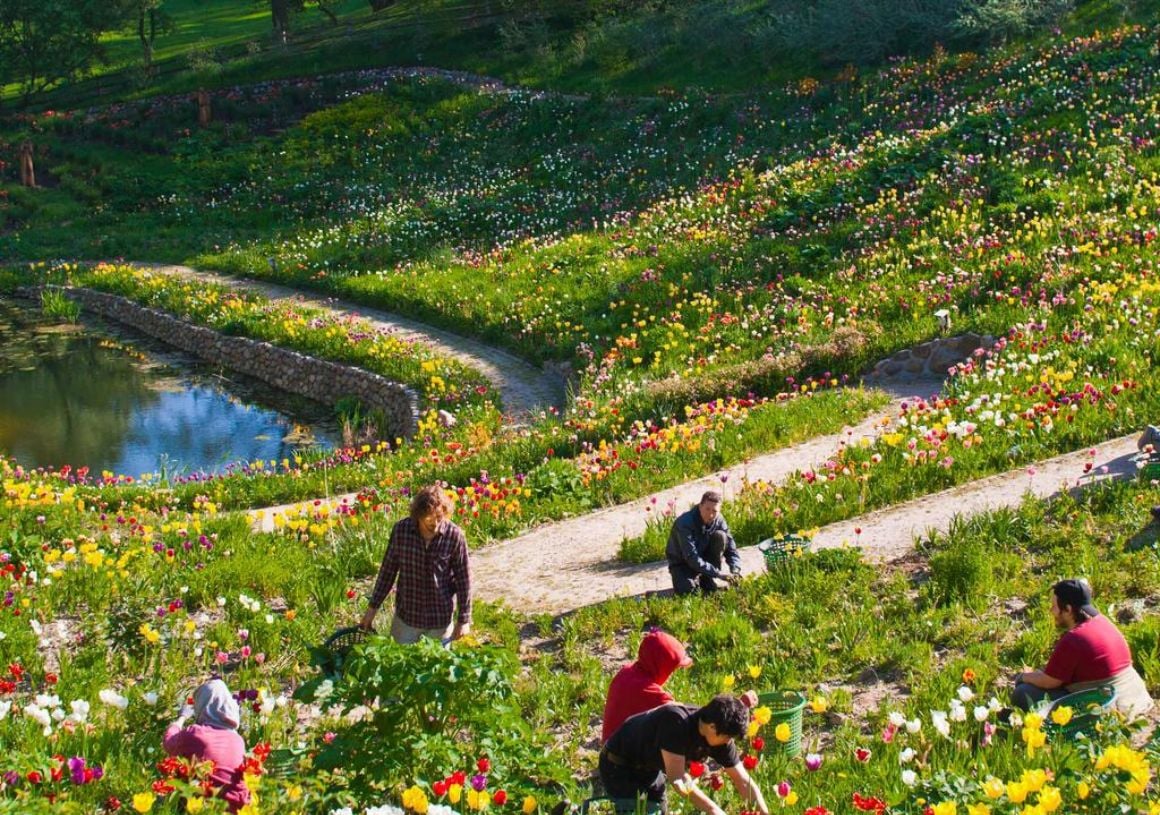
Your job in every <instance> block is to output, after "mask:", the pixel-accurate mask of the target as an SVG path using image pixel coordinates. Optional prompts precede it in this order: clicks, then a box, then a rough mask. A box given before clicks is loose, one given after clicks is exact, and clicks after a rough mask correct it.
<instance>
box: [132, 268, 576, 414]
mask: <svg viewBox="0 0 1160 815" xmlns="http://www.w3.org/2000/svg"><path fill="white" fill-rule="evenodd" d="M131 265H133V266H136V267H139V268H143V269H149V270H151V271H154V272H157V273H160V274H167V275H173V276H175V277H180V278H183V279H185V280H202V281H209V282H212V283H217V284H220V285H223V286H232V287H234V288H238V289H245V290H248V291H252V292H255V293H258V294H261V295H262V296H264V297H268V298H270V299H272V300H287V299H289V300H294V301H296V302H299V303H302V304H304V305H308V306H310V307H312V308H318V309H323V310H325V311H328V312H330V313H332V314H337V315H342V316H348V315H355V316H358V317H362V318H363V319H365V320H367V321H368V322H369V323H370V324H371V325H373V326H374V327H375V328H383V329H387V330H389V331H391V332H393V333H394V334H396V335H398V336H399V337H402V338H404V339H407V340H416V341H421V342H425V343H426V344H427V345H429V346H431V347H432V348H434V349H435V350H436V351H438V352H439V353H441V354H445V355H447V356H449V357H454V358H455V359H457V360H459V361H460V362H462V363H463V364H464V365H468V366H470V367H472V368H475V369H476V370H477V371H479V372H480V373H482V374H483V375H484V376H485V377H487V379H488V380H489V381H490V382H491V383H492V385H493V386H494V387H495V388H496V389H497V390H498V391H499V394H500V398H501V399H502V400H503V405H504V410H505V411H506V412H507V414H508V416H509V417H510V418H511V420H512V421H515V422H519V421H523V420H524V418H525V417H526V416H527V414H529V413H531V412H533V411H536V410H539V409H541V408H547V407H556V408H563V406H564V398H565V393H566V389H567V383H566V382H565V381H564V378H563V377H562V376H559V375H557V374H554V373H552V372H550V371H547V370H542V369H540V368H536V367H535V366H533V365H531V364H529V363H528V362H527V361H525V360H523V359H520V358H519V357H517V356H515V355H513V354H509V353H508V352H506V351H501V350H499V349H498V348H494V347H492V346H489V345H485V344H483V343H481V342H477V341H476V340H473V339H469V338H467V337H462V336H460V335H458V334H452V333H451V332H449V331H443V330H441V329H438V328H434V327H433V326H429V325H427V324H425V323H421V322H419V321H417V320H411V319H408V318H406V317H401V316H399V315H397V314H391V313H389V312H385V311H378V310H376V309H372V308H367V307H365V306H360V305H357V304H354V303H349V302H345V301H342V300H336V299H334V298H330V297H326V296H323V295H318V294H312V293H310V292H303V291H301V290H299V289H293V288H290V287H289V286H280V285H278V284H276V283H269V282H266V281H263V280H253V279H249V278H240V277H234V276H232V275H224V274H219V273H216V272H209V271H204V270H200V269H194V268H191V267H189V266H176V265H170V264H161V263H132V264H131Z"/></svg>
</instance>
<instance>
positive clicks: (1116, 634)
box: [1043, 614, 1132, 685]
mask: <svg viewBox="0 0 1160 815" xmlns="http://www.w3.org/2000/svg"><path fill="white" fill-rule="evenodd" d="M1131 664H1132V652H1131V651H1130V650H1129V649H1128V643H1127V642H1126V641H1125V640H1124V635H1123V634H1121V633H1120V629H1118V628H1116V627H1115V626H1114V625H1112V621H1111V620H1109V619H1108V618H1107V617H1105V616H1104V615H1103V614H1100V615H1098V616H1096V617H1092V618H1091V619H1090V620H1085V621H1084V622H1082V623H1080V624H1079V625H1077V626H1076V627H1075V628H1073V629H1071V630H1070V631H1068V632H1067V633H1066V634H1064V635H1063V636H1062V637H1060V638H1059V642H1057V643H1056V644H1055V650H1054V651H1053V652H1052V654H1051V659H1049V660H1048V661H1047V667H1046V668H1044V669H1043V672H1044V673H1045V674H1047V675H1048V676H1050V677H1051V678H1052V679H1058V680H1060V681H1061V682H1063V684H1065V685H1070V684H1072V683H1073V682H1094V681H1096V680H1099V679H1109V678H1111V677H1113V676H1115V675H1116V674H1118V673H1119V672H1120V671H1122V670H1124V669H1125V668H1127V667H1128V666H1129V665H1131Z"/></svg>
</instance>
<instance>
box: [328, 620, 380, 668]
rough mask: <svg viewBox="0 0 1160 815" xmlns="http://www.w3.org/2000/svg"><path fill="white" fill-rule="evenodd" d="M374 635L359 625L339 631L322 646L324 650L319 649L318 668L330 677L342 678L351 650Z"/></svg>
mask: <svg viewBox="0 0 1160 815" xmlns="http://www.w3.org/2000/svg"><path fill="white" fill-rule="evenodd" d="M373 633H374V632H373V631H367V630H366V629H365V628H360V627H359V626H357V625H352V626H348V627H347V628H340V629H338V630H337V631H335V632H334V633H333V634H331V635H330V637H329V638H328V639H327V640H326V642H324V643H323V644H322V648H320V649H318V650H319V651H320V653H319V656H320V657H321V659H320V660H316V662H317V664H318V667H320V668H322V670H323V673H325V674H327V675H328V676H342V669H343V666H344V665H345V664H346V658H347V656H348V655H349V654H350V652H351V649H352V648H354V647H355V646H356V645H358V644H360V643H363V642H366V640H367V639H368V638H369V637H370V636H371V635H372V634H373Z"/></svg>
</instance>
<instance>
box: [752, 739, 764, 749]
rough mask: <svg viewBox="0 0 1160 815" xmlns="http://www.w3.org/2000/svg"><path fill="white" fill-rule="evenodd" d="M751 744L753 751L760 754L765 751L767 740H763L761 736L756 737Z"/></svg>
mask: <svg viewBox="0 0 1160 815" xmlns="http://www.w3.org/2000/svg"><path fill="white" fill-rule="evenodd" d="M751 744H752V745H753V749H754V750H756V751H757V752H759V753H760V752H761V751H762V750H764V749H765V739H763V738H762V737H761V736H757V737H755V738H754V739H753V741H752V742H751Z"/></svg>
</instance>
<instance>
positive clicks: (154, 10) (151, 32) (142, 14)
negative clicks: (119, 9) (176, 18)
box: [132, 0, 173, 71]
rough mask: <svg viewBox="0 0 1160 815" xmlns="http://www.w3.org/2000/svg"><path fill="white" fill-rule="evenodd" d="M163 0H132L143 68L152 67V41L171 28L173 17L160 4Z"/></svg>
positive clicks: (148, 68)
mask: <svg viewBox="0 0 1160 815" xmlns="http://www.w3.org/2000/svg"><path fill="white" fill-rule="evenodd" d="M163 3H164V0H133V2H132V5H133V7H134V8H133V10H134V11H135V12H136V14H137V39H138V40H140V42H141V55H142V58H143V60H144V63H145V70H146V71H149V70H150V69H151V68H152V67H153V43H154V42H155V41H156V39H157V35H158V34H165V33H168V32H169V31H172V30H173V19H172V18H171V17H170V16H169V15H168V14H166V12H165V9H163V8H162V7H161V6H162V4H163Z"/></svg>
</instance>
